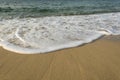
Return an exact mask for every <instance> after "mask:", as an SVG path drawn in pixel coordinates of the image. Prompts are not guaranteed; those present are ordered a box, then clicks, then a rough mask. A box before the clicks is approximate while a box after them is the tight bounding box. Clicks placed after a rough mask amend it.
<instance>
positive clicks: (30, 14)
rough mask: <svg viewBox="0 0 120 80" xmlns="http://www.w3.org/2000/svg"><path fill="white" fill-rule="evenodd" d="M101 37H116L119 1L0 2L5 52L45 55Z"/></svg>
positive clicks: (0, 34) (0, 32)
mask: <svg viewBox="0 0 120 80" xmlns="http://www.w3.org/2000/svg"><path fill="white" fill-rule="evenodd" d="M104 35H120V0H0V46H2V47H3V48H5V49H7V50H10V51H13V52H17V53H22V54H35V53H46V52H50V51H55V50H59V49H64V48H70V47H76V46H80V45H82V44H85V43H89V42H92V41H93V40H96V39H98V38H99V37H101V36H104ZM86 45H87V44H86Z"/></svg>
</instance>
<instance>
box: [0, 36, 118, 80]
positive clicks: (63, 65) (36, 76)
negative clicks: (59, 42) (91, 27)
mask: <svg viewBox="0 0 120 80" xmlns="http://www.w3.org/2000/svg"><path fill="white" fill-rule="evenodd" d="M115 38H117V40H118V36H114V39H115ZM112 39H113V36H112V38H111V36H109V38H108V37H107V38H106V37H104V38H101V39H99V40H96V41H94V42H92V43H89V44H86V45H84V46H81V47H76V48H70V49H64V50H60V51H55V52H51V53H48V54H29V55H26V54H24V55H21V54H15V53H13V52H9V51H6V50H4V49H1V48H0V72H1V73H0V79H1V80H5V79H6V80H15V79H16V78H17V80H99V79H100V80H119V79H120V77H119V75H120V64H119V63H120V62H119V61H120V49H119V47H120V38H119V40H118V41H114V40H112Z"/></svg>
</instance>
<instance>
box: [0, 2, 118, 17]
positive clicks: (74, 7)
mask: <svg viewBox="0 0 120 80" xmlns="http://www.w3.org/2000/svg"><path fill="white" fill-rule="evenodd" d="M119 11H120V0H0V17H2V18H3V17H4V18H15V17H21V18H24V17H41V16H55V15H57V16H58V15H81V14H82V15H84V14H95V13H108V12H119Z"/></svg>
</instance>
